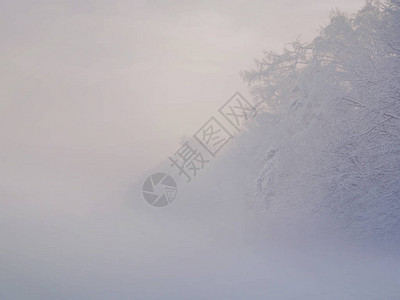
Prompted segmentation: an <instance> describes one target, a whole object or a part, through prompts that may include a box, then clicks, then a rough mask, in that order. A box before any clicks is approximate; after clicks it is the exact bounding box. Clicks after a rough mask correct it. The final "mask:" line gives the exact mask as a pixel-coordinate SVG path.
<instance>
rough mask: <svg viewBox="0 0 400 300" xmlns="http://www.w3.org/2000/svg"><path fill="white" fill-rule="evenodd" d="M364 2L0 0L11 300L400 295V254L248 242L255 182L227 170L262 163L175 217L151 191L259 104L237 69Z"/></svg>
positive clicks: (5, 250) (0, 131)
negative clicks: (162, 173) (181, 157)
mask: <svg viewBox="0 0 400 300" xmlns="http://www.w3.org/2000/svg"><path fill="white" fill-rule="evenodd" d="M362 4H363V1H351V2H350V1H342V0H340V1H333V0H332V1H331V0H329V1H311V0H309V1H306V0H302V1H277V0H276V1H275V0H274V1H252V2H248V1H198V2H189V1H188V2H183V1H85V2H82V1H2V2H1V3H0V15H1V18H0V24H1V26H0V34H1V40H0V43H1V48H0V52H1V56H0V65H1V71H0V74H1V81H0V85H1V89H0V93H1V94H0V124H1V126H0V179H1V181H0V237H1V240H2V242H1V244H0V298H1V299H379V296H380V295H381V293H382V290H385V295H386V298H385V299H396V297H398V295H399V294H400V291H399V289H398V283H399V278H398V276H399V275H398V272H396V270H398V269H399V268H398V267H399V263H398V261H397V260H395V259H392V258H390V257H382V256H377V257H375V256H373V255H371V254H370V253H368V252H366V253H362V252H360V251H359V249H352V248H351V249H347V248H346V250H341V249H342V247H341V246H340V245H336V246H335V247H337V248H334V247H333V246H331V245H326V247H323V246H319V247H316V248H314V250H313V251H315V252H310V253H308V252H307V251H308V250H304V251H303V250H302V247H303V246H299V248H290V247H293V245H291V246H288V247H283V246H282V247H277V246H276V244H275V243H272V242H271V245H270V247H269V245H268V243H269V242H268V241H265V240H263V238H262V236H260V235H259V234H255V233H253V232H251V233H249V232H248V228H249V226H250V225H248V224H247V222H248V216H246V215H245V210H244V209H243V205H244V204H243V203H241V202H240V201H230V200H232V199H235V200H238V199H239V197H235V196H237V195H235V192H236V190H235V189H234V186H235V184H240V183H243V182H242V181H243V180H248V181H249V182H250V181H251V180H253V179H255V177H254V176H253V175H254V174H253V175H249V177H246V176H245V177H246V178H245V179H243V177H241V176H237V177H235V176H232V178H231V180H232V181H229V180H228V179H225V180H224V179H223V176H224V175H226V174H227V173H225V171H224V169H223V167H224V166H225V167H227V166H229V164H232V163H233V164H235V163H236V164H238V163H243V164H247V163H248V164H251V163H254V162H252V161H251V159H250V158H249V159H248V161H247V160H246V158H244V159H243V161H241V162H238V161H237V160H235V158H236V157H235V156H233V157H231V156H228V157H226V158H221V160H220V161H218V162H216V163H215V165H214V168H212V169H210V170H209V172H210V174H213V175H212V176H210V177H207V173H205V174H204V175H203V177H202V179H201V180H199V181H198V182H194V183H193V184H192V185H191V186H190V188H189V189H187V190H186V191H182V195H180V198H179V200H178V199H177V200H176V202H174V203H173V205H171V206H169V207H167V208H165V209H155V208H153V207H151V206H149V205H148V204H147V203H145V202H144V201H143V200H142V199H141V197H140V183H141V180H142V178H144V177H145V176H147V174H148V171H149V170H151V169H152V168H153V167H154V166H156V165H157V164H158V163H159V162H160V161H162V160H164V159H166V158H167V157H168V156H169V155H170V154H171V153H173V152H174V151H175V150H176V149H177V147H178V146H179V141H180V138H181V136H183V135H191V134H193V133H194V132H195V131H196V130H197V129H198V128H199V126H201V125H202V124H203V122H204V121H206V120H207V119H208V118H209V117H210V116H211V115H212V114H213V113H214V112H215V111H216V110H217V109H218V108H219V106H220V105H221V104H222V103H224V101H226V100H227V99H228V98H229V97H230V96H231V94H233V93H234V92H235V91H237V90H239V91H240V92H242V93H243V94H245V95H246V96H247V97H248V98H250V96H249V94H248V93H247V85H245V84H244V83H243V82H242V79H241V78H240V77H239V71H240V70H243V69H247V68H249V66H251V64H252V62H253V58H255V57H258V56H260V54H261V53H262V50H263V49H268V50H279V49H280V48H282V46H283V45H284V44H285V43H286V42H289V41H293V40H295V39H296V38H297V36H298V35H300V34H301V38H302V40H305V41H310V40H311V39H312V38H313V37H314V36H315V34H316V32H317V31H318V29H319V26H321V25H324V24H326V23H328V20H329V18H328V16H329V11H330V10H331V9H333V8H335V7H339V8H340V9H341V10H343V11H347V12H355V11H356V10H357V9H358V8H360V7H361V6H362ZM265 142H266V143H267V141H265ZM237 147H239V146H237ZM229 159H231V160H229ZM219 166H222V167H221V168H219ZM249 169H251V168H250V167H249ZM226 172H228V171H226ZM221 176H222V177H221ZM252 176H253V177H252ZM235 180H238V182H235ZM217 188H218V189H217ZM220 188H222V191H223V192H224V193H223V194H222V195H224V197H226V198H225V199H222V200H221V199H220V198H217V197H214V196H215V193H218V191H219V192H220V193H221V190H220ZM199 190H201V191H202V192H201V193H199ZM220 195H221V194H219V196H220ZM251 226H252V225H251ZM278 244H279V243H278Z"/></svg>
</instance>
